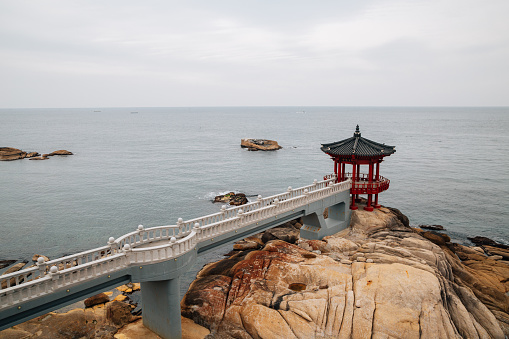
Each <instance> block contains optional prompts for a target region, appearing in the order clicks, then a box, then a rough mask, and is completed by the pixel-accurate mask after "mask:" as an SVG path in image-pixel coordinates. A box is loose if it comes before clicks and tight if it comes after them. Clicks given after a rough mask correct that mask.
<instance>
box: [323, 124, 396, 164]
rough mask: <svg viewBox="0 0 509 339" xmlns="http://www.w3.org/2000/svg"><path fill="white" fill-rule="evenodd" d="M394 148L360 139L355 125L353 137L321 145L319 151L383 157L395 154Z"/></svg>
mask: <svg viewBox="0 0 509 339" xmlns="http://www.w3.org/2000/svg"><path fill="white" fill-rule="evenodd" d="M395 148H396V146H389V145H385V144H380V143H378V142H375V141H371V140H369V139H366V138H363V137H361V132H360V131H359V125H357V128H356V129H355V133H354V134H353V137H351V138H348V139H345V140H341V141H336V142H332V143H330V144H322V147H321V150H322V151H323V152H325V153H327V154H330V155H346V156H351V155H355V156H359V157H381V156H382V157H383V156H387V155H391V154H392V153H394V152H396V149H395Z"/></svg>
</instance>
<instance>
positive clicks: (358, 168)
mask: <svg viewBox="0 0 509 339" xmlns="http://www.w3.org/2000/svg"><path fill="white" fill-rule="evenodd" d="M357 181H359V182H360V181H361V165H360V164H358V165H357ZM355 199H359V195H358V194H356V195H355Z"/></svg>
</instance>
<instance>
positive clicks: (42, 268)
mask: <svg viewBox="0 0 509 339" xmlns="http://www.w3.org/2000/svg"><path fill="white" fill-rule="evenodd" d="M36 265H37V268H38V269H39V276H40V277H42V276H43V275H44V274H45V273H46V267H47V266H48V265H47V264H46V262H45V260H44V258H43V257H39V258H37V264H36ZM9 280H10V279H9Z"/></svg>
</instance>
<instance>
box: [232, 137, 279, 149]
mask: <svg viewBox="0 0 509 339" xmlns="http://www.w3.org/2000/svg"><path fill="white" fill-rule="evenodd" d="M240 147H242V148H247V149H248V150H249V151H276V150H278V149H281V148H283V147H281V146H279V144H278V143H277V141H274V140H267V139H241V141H240Z"/></svg>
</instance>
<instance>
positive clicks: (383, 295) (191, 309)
mask: <svg viewBox="0 0 509 339" xmlns="http://www.w3.org/2000/svg"><path fill="white" fill-rule="evenodd" d="M420 233H425V232H423V231H422V230H416V229H412V228H411V227H409V226H408V218H406V217H405V216H404V215H403V214H402V213H401V212H400V211H398V210H396V209H389V208H384V207H383V208H381V209H378V210H375V211H374V212H366V211H363V210H362V209H359V210H357V211H353V212H352V219H351V225H350V227H349V228H348V229H346V230H344V231H342V232H340V233H337V234H335V235H333V236H328V237H325V238H324V239H323V240H303V239H299V240H297V242H296V244H290V243H287V242H285V241H282V240H279V239H278V240H269V241H268V242H267V243H265V245H264V246H263V247H262V248H259V249H248V250H244V251H237V252H236V253H235V254H234V255H233V256H231V257H229V258H226V259H223V260H221V261H219V262H217V263H213V264H208V265H206V266H205V267H204V268H203V269H202V270H201V271H200V272H199V273H198V275H197V279H196V280H195V281H194V282H193V283H192V284H191V287H190V289H189V291H188V293H187V294H186V295H185V296H184V298H183V299H182V303H181V306H182V315H183V316H186V317H188V318H191V319H193V320H194V321H195V322H196V323H198V324H200V325H202V326H204V327H207V328H208V329H209V330H210V331H211V334H210V336H209V337H210V338H216V337H219V338H369V337H374V338H414V337H415V338H419V337H420V338H458V337H464V338H504V337H505V336H506V335H509V321H508V320H509V309H508V308H509V297H508V296H507V295H506V293H507V292H508V291H509V266H508V265H506V264H504V263H501V262H498V261H495V260H491V259H489V258H488V257H487V256H486V255H484V254H482V253H480V252H478V251H477V250H474V249H471V248H469V247H466V246H462V245H458V244H453V243H451V242H450V239H448V237H447V238H446V237H442V236H440V235H438V236H437V237H438V238H433V240H435V241H436V243H435V242H433V240H431V241H430V240H428V239H427V238H425V237H423V236H422V235H421V234H420ZM246 240H247V239H246ZM262 240H263V239H262ZM250 241H253V240H250Z"/></svg>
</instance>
